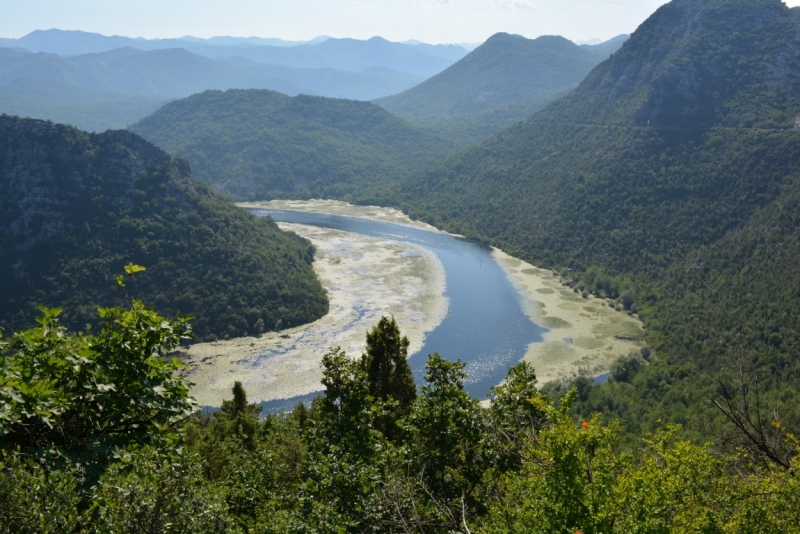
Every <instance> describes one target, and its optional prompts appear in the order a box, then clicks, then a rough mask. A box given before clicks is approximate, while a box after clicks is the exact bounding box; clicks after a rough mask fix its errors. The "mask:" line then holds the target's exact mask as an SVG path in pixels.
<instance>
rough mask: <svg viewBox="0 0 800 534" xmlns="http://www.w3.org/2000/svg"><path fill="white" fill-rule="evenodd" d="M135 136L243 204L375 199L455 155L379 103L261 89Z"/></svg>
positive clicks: (206, 97)
mask: <svg viewBox="0 0 800 534" xmlns="http://www.w3.org/2000/svg"><path fill="white" fill-rule="evenodd" d="M132 130H133V131H134V132H136V133H138V134H140V135H142V136H143V137H145V138H146V139H149V140H150V141H152V142H153V143H155V144H157V145H159V146H161V147H164V148H165V149H166V150H168V151H170V152H171V153H173V154H179V155H181V156H184V157H186V158H187V159H188V160H189V162H190V163H191V165H192V169H193V170H194V175H195V176H196V177H197V178H198V179H199V180H202V181H204V182H206V183H208V184H210V185H211V186H212V187H214V188H215V189H217V190H218V191H221V192H223V193H225V194H227V195H230V196H231V197H232V198H234V199H237V200H239V199H242V200H249V199H265V198H271V197H272V196H275V195H281V196H315V197H339V198H347V199H354V200H355V199H366V198H371V197H372V196H373V195H375V194H378V192H380V191H382V190H383V189H384V188H385V187H387V186H388V185H389V184H396V183H397V182H398V181H399V180H401V179H403V178H406V177H408V176H409V175H410V173H411V172H414V171H420V170H422V169H423V168H425V167H426V166H427V165H430V164H432V163H433V162H434V161H437V160H438V159H441V158H442V157H444V156H445V155H447V154H448V153H451V152H452V151H453V145H452V144H451V143H450V142H449V141H446V140H443V139H441V138H439V137H436V136H434V135H432V134H430V133H428V132H426V131H425V130H423V129H421V128H418V127H415V126H412V125H410V124H408V123H406V122H405V121H403V120H401V119H399V118H397V117H396V116H394V115H392V114H390V113H388V112H387V111H385V110H383V109H381V108H380V107H378V106H376V105H374V104H370V103H367V102H357V101H352V100H337V99H329V98H320V97H310V96H304V95H300V96H297V97H294V98H291V97H288V96H285V95H282V94H280V93H275V92H272V91H258V90H248V91H239V90H231V91H226V92H219V91H207V92H205V93H202V94H199V95H194V96H192V97H189V98H186V99H184V100H180V101H176V102H171V103H169V104H167V105H165V106H164V107H163V108H161V109H159V110H158V111H156V112H155V113H153V114H152V115H150V116H149V117H147V118H145V119H143V120H142V121H140V122H139V123H137V124H135V125H133V126H132Z"/></svg>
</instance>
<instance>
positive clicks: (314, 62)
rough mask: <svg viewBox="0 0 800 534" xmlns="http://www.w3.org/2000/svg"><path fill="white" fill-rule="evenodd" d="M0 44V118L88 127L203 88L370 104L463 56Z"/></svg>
mask: <svg viewBox="0 0 800 534" xmlns="http://www.w3.org/2000/svg"><path fill="white" fill-rule="evenodd" d="M0 47H4V48H0V112H2V113H8V114H12V115H20V116H31V117H36V118H42V119H51V120H54V121H56V122H63V123H69V124H73V125H76V126H78V127H80V128H83V129H86V130H93V131H101V130H105V129H107V128H123V127H126V126H128V125H129V124H132V123H133V122H135V121H137V120H139V119H141V118H142V117H144V116H146V115H147V114H149V113H151V112H152V111H154V110H155V109H157V108H158V106H159V104H163V103H164V102H167V101H169V100H171V99H174V98H182V97H185V96H189V95H191V94H195V93H199V92H202V91H205V90H208V89H222V90H224V89H230V88H239V89H250V88H254V89H271V90H275V91H279V92H281V93H284V94H287V95H297V94H301V93H302V94H308V95H321V96H329V97H334V98H348V99H354V100H372V99H374V98H378V97H381V96H385V95H389V94H394V93H397V92H401V91H403V90H405V89H408V88H410V87H413V86H415V85H417V84H418V83H420V82H422V81H424V80H425V78H427V77H428V76H430V75H432V74H435V73H437V72H439V71H440V70H442V69H444V68H446V67H448V66H449V65H450V64H452V63H453V62H454V61H457V60H458V59H460V58H461V57H463V56H464V55H466V54H467V50H466V49H464V48H462V47H460V46H457V45H428V44H424V43H418V44H401V43H391V42H389V41H387V40H385V39H381V38H379V37H375V38H373V39H370V40H367V41H358V40H355V39H332V38H327V37H326V38H319V39H315V40H313V41H309V42H304V43H300V42H294V43H292V42H286V41H280V42H276V40H271V39H260V38H234V37H217V38H211V39H205V40H203V39H196V38H189V37H186V38H181V39H156V40H147V39H131V38H128V37H119V36H113V37H107V36H103V35H99V34H93V33H86V32H75V31H61V30H47V31H35V32H33V33H31V34H29V35H26V36H25V37H22V38H20V39H0ZM101 93H102V94H101ZM90 97H91V98H90Z"/></svg>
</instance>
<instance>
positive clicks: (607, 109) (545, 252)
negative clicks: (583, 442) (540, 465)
mask: <svg viewBox="0 0 800 534" xmlns="http://www.w3.org/2000/svg"><path fill="white" fill-rule="evenodd" d="M798 24H800V19H799V18H798V12H797V10H791V9H789V8H788V7H786V5H785V4H783V3H782V2H780V1H778V0H758V1H716V0H675V1H673V2H670V3H669V4H667V5H665V6H663V7H662V8H660V9H659V10H658V11H657V12H656V13H655V14H654V15H653V16H651V17H650V18H649V19H648V20H647V21H646V22H645V23H644V24H642V26H641V27H640V28H639V29H638V30H637V31H636V32H635V33H634V34H633V36H632V37H631V39H630V40H629V41H628V42H626V43H625V45H624V46H623V47H622V49H621V50H620V51H619V52H617V53H616V54H615V55H614V56H612V57H611V59H609V60H608V61H606V62H604V63H603V64H601V65H600V66H598V67H597V68H596V69H595V70H594V71H593V72H592V73H591V74H590V75H589V76H588V77H587V79H586V80H584V81H583V82H582V83H581V85H580V86H579V87H578V88H577V89H576V90H575V91H573V92H572V93H570V94H569V95H567V96H566V97H564V98H562V99H559V100H558V101H556V102H554V103H553V104H551V105H550V106H548V107H547V108H545V109H543V110H542V111H540V112H538V113H536V114H534V115H533V116H531V117H530V118H529V119H527V120H526V121H525V122H523V123H520V124H517V125H515V126H513V127H511V128H509V129H507V130H505V131H503V132H501V133H499V134H497V135H496V136H495V137H493V138H491V139H489V140H487V141H486V142H485V143H483V144H481V145H478V146H477V147H475V148H473V149H470V150H467V151H466V152H464V153H462V154H460V155H458V156H454V157H452V158H450V159H448V160H447V161H445V162H442V163H440V164H438V165H437V166H435V167H434V168H433V169H431V170H429V171H426V172H425V173H422V174H420V175H418V176H416V177H414V178H413V179H411V180H409V181H408V182H407V183H406V184H405V185H404V187H403V188H402V190H403V191H404V193H405V197H403V198H402V200H399V201H401V202H404V204H403V206H404V209H405V210H406V211H407V212H408V213H410V214H412V215H414V216H416V217H420V218H422V219H424V220H426V221H428V222H430V223H432V224H434V225H436V226H438V227H440V228H443V229H446V230H449V231H453V232H456V233H460V234H464V235H467V236H470V237H473V238H476V239H479V240H482V241H485V242H490V243H492V244H493V245H496V246H499V247H501V248H503V249H504V250H506V251H507V252H509V253H511V254H513V255H515V256H518V257H521V258H525V259H527V260H529V261H532V262H533V263H535V264H538V265H542V266H548V267H551V268H553V269H557V270H559V271H561V272H562V275H563V279H564V282H565V283H568V284H570V285H573V286H575V287H576V289H578V290H584V291H590V292H593V293H595V294H602V295H603V296H608V297H611V298H617V299H618V298H620V297H623V296H624V299H623V300H625V305H626V307H628V308H629V309H631V310H632V311H635V312H638V313H639V315H640V316H641V317H642V318H643V319H644V320H645V325H646V326H647V328H648V334H647V335H648V342H649V344H650V345H651V346H652V347H654V348H655V349H656V353H657V354H658V356H659V357H658V359H657V361H656V363H655V364H653V365H649V366H641V368H640V369H639V370H638V373H637V374H635V376H629V377H628V378H627V380H626V383H624V384H621V383H616V384H610V385H608V386H604V387H597V388H589V389H588V390H587V391H586V392H585V394H584V395H582V400H583V401H584V402H585V404H584V405H583V406H582V408H581V410H582V413H585V414H589V413H593V412H595V411H601V412H602V413H604V414H606V416H607V417H608V418H609V419H611V418H612V417H620V419H621V420H622V421H623V424H624V425H625V428H626V429H627V430H628V431H630V432H632V433H633V434H635V435H639V434H640V433H641V432H646V431H650V430H652V429H653V428H654V427H655V426H657V421H658V420H660V419H664V418H667V419H669V420H675V421H680V422H685V423H687V424H688V423H690V422H691V425H692V426H693V427H694V429H693V430H694V431H698V432H699V429H698V428H697V427H699V426H701V425H702V424H703V423H701V421H702V420H703V417H700V414H701V413H703V412H706V409H705V407H706V406H707V405H708V403H707V402H703V401H704V398H703V392H704V391H705V390H706V386H708V384H709V383H712V382H713V379H712V377H713V376H716V375H718V374H723V375H725V374H727V373H733V374H735V373H736V372H737V371H736V369H737V368H739V367H743V368H744V369H745V370H746V371H747V373H748V375H749V376H750V377H751V378H752V379H753V380H755V378H756V375H759V376H761V377H762V378H761V387H763V388H765V391H769V392H770V396H771V398H773V401H774V402H776V403H777V404H778V405H779V406H780V409H781V411H782V413H783V412H785V414H786V416H787V417H788V418H789V419H791V421H792V423H793V424H794V425H797V424H800V410H798V408H797V407H798V405H799V403H798V398H797V388H796V384H797V380H798V379H800V373H799V369H798V363H797V359H796V355H797V349H798V346H800V338H798V337H797V332H799V331H800V323H798V317H800V316H798V314H797V296H798V295H800V278H798V277H797V274H796V271H797V269H796V262H797V260H796V258H797V252H798V243H797V220H796V205H797V204H796V202H797V201H796V199H797V195H798V192H799V191H800V182H798V178H800V163H798V162H800V154H799V153H798V151H797V150H798V148H797V147H798V136H799V135H800V134H798V133H797V132H795V131H792V130H791V127H792V125H793V124H794V121H795V117H796V115H797V114H798V113H800V84H798V78H797V77H798V75H800V65H798V64H797V56H796V50H797V47H798V44H797V40H796V32H797V28H798ZM709 417H711V416H709Z"/></svg>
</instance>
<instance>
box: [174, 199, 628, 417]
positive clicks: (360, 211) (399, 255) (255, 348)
mask: <svg viewBox="0 0 800 534" xmlns="http://www.w3.org/2000/svg"><path fill="white" fill-rule="evenodd" d="M237 206H239V207H242V208H262V209H273V210H293V211H301V212H303V211H304V212H315V213H324V214H331V215H341V216H346V217H353V218H360V219H367V220H374V221H379V222H387V223H392V224H399V225H403V226H411V227H415V228H420V229H424V230H427V231H432V232H436V233H439V234H447V235H452V234H448V233H447V232H444V231H442V230H439V229H437V228H435V227H433V226H430V225H428V224H426V223H422V222H418V221H413V220H411V219H410V218H409V217H408V216H407V215H405V214H403V213H402V212H401V211H399V210H396V209H394V208H380V207H375V206H354V205H350V204H347V203H345V202H340V201H334V200H311V201H296V200H280V201H260V202H245V203H237ZM278 225H279V226H280V227H281V229H284V230H288V231H295V232H297V233H298V234H300V235H302V236H303V237H306V238H308V239H310V240H311V241H312V243H314V245H315V248H316V249H317V254H315V262H314V270H315V271H316V272H317V275H318V276H319V278H320V281H321V282H322V284H323V287H325V289H326V291H328V295H329V298H330V299H331V309H330V312H329V313H328V314H327V315H326V316H325V317H323V318H322V319H320V320H318V321H315V322H314V323H310V324H308V325H303V326H299V327H295V328H291V329H288V330H283V331H280V332H269V333H266V334H264V335H263V336H261V337H260V338H237V339H232V340H225V341H215V342H211V343H199V344H196V345H192V346H191V347H189V348H188V349H187V350H185V351H183V354H182V359H183V361H184V362H185V363H187V362H188V363H189V364H190V366H191V370H190V371H189V373H188V378H189V380H191V381H193V382H197V384H196V386H194V387H193V388H192V395H194V396H195V398H197V400H198V401H200V403H201V404H203V405H209V406H212V405H217V406H218V405H219V404H221V401H222V399H224V398H227V397H229V396H230V389H231V387H232V386H233V382H234V380H241V381H242V382H243V385H244V386H245V388H246V389H247V391H248V395H249V396H250V400H251V402H263V401H272V400H281V399H287V398H292V397H297V396H301V395H306V394H309V393H312V392H315V391H320V390H321V385H320V379H321V378H322V370H321V368H320V366H319V363H320V361H321V359H322V356H323V355H324V354H325V353H326V352H327V351H328V349H329V348H330V347H332V346H337V345H338V346H341V347H342V348H343V349H344V350H345V351H346V352H347V354H348V355H349V356H350V357H358V356H360V354H361V352H362V351H363V350H364V348H365V346H366V339H365V338H366V331H367V330H368V329H369V328H371V326H372V325H374V324H375V323H376V322H377V320H378V319H379V318H380V316H381V315H394V316H395V319H396V320H397V322H398V324H399V326H400V329H401V332H403V334H404V335H406V336H408V338H409V340H410V341H411V346H410V347H409V354H414V353H416V352H417V351H419V350H420V349H421V348H422V346H423V344H424V341H425V337H426V335H427V334H428V333H429V332H431V331H432V330H433V329H435V328H436V327H437V326H438V325H439V324H441V322H442V320H444V318H445V316H446V315H447V313H448V310H449V301H448V299H447V298H446V297H445V296H444V291H445V285H446V274H445V272H444V268H443V266H442V264H441V263H440V262H439V261H438V259H437V258H436V257H435V255H434V254H433V253H431V252H430V251H428V250H426V249H424V248H422V247H418V246H416V245H412V244H408V243H401V242H397V241H390V240H385V239H376V238H368V237H365V236H361V235H358V234H350V233H347V232H341V231H338V230H332V229H323V228H317V227H313V226H306V225H298V224H291V223H278ZM454 237H460V236H454ZM492 257H493V259H494V260H495V261H496V262H497V263H498V264H499V265H500V267H501V268H502V269H503V271H504V272H505V274H506V276H507V278H508V279H509V281H510V282H511V283H512V285H513V286H514V288H515V289H516V290H517V291H518V292H519V294H520V298H521V300H522V306H523V311H524V313H525V315H526V316H527V317H528V318H529V319H530V320H531V321H532V322H534V323H535V324H537V325H540V326H543V327H545V328H547V329H548V330H547V331H546V332H545V333H544V334H543V339H542V341H539V342H534V343H531V344H530V345H529V346H528V348H527V351H526V354H525V356H524V357H523V360H524V361H527V362H529V363H531V364H532V365H533V367H534V369H535V371H536V376H537V378H538V381H539V384H544V383H546V382H549V381H553V380H557V381H564V380H571V379H572V378H574V377H577V376H579V375H581V374H588V375H591V376H599V375H602V374H604V373H607V372H608V371H609V370H610V367H611V363H612V362H613V361H614V360H615V359H616V358H618V357H620V356H625V355H627V354H628V353H630V352H631V351H633V350H638V349H640V348H641V347H643V346H644V329H643V328H642V323H641V321H639V320H638V318H635V317H632V316H629V315H628V314H627V313H625V312H619V311H617V310H615V309H614V308H613V307H611V306H609V305H608V302H607V301H606V300H604V299H601V298H597V297H594V296H589V297H588V298H583V297H582V296H581V295H580V294H576V293H574V292H573V291H572V289H571V288H568V287H566V286H563V285H562V284H561V282H560V279H559V277H558V276H557V275H554V274H553V273H552V272H551V271H549V270H547V269H541V268H538V267H535V266H533V265H531V264H529V263H527V262H524V261H522V260H520V259H517V258H514V257H512V256H510V255H508V254H506V253H505V252H503V251H502V250H500V249H497V248H494V247H492ZM387 273H388V275H387ZM392 279H395V280H402V281H401V282H399V283H394V284H388V285H387V280H392ZM348 296H349V297H350V300H348V298H345V297H348ZM354 296H358V297H360V298H362V302H360V303H359V302H356V301H354V300H353V298H354ZM356 300H358V299H357V298H356ZM368 308H371V309H368ZM377 309H380V310H381V311H380V312H378V311H376V310H377Z"/></svg>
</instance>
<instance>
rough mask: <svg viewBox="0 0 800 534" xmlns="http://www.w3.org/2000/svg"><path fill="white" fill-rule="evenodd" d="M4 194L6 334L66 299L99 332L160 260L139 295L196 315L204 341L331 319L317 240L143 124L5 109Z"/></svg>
mask: <svg viewBox="0 0 800 534" xmlns="http://www.w3.org/2000/svg"><path fill="white" fill-rule="evenodd" d="M0 191H1V192H2V194H1V195H0V206H1V207H2V210H0V211H1V213H0V249H1V250H2V254H0V273H2V276H3V282H2V292H3V295H4V297H5V298H4V299H2V303H0V325H2V326H3V327H5V328H6V329H7V330H14V329H19V328H22V327H24V326H26V325H27V324H29V323H30V322H31V321H32V320H33V318H34V317H35V316H36V315H37V314H38V309H37V306H38V305H45V306H50V307H54V306H63V307H64V308H65V309H66V310H67V311H66V312H65V314H64V316H63V320H64V323H65V324H68V325H70V326H72V327H83V326H84V325H86V324H93V325H95V326H97V320H98V319H97V315H96V308H97V307H98V306H110V305H113V304H114V303H115V302H116V301H117V300H118V299H119V298H120V295H119V294H118V292H117V290H115V284H114V277H115V276H116V275H117V274H119V273H121V272H122V267H123V265H125V264H127V263H129V262H133V263H137V264H140V265H144V266H145V267H147V271H146V272H144V273H140V276H137V280H136V281H135V283H133V284H129V287H128V292H129V295H130V297H136V298H142V299H143V300H144V302H145V303H146V304H149V305H155V306H158V307H159V308H160V309H165V310H169V313H170V314H171V315H175V314H177V313H184V314H192V315H195V316H196V319H195V320H194V321H193V324H194V328H195V331H196V332H197V334H198V335H199V336H200V337H201V338H207V339H214V338H218V337H235V336H242V335H247V334H253V333H257V332H256V330H258V329H259V328H261V329H262V330H269V329H273V328H275V325H276V323H278V321H281V323H280V324H283V325H287V324H302V323H305V322H310V321H313V320H315V319H317V318H319V317H321V316H322V315H324V314H325V313H327V298H326V296H325V292H324V290H323V289H322V286H321V285H320V284H319V281H318V280H317V279H316V275H314V273H313V269H312V268H311V263H312V261H313V247H312V246H311V244H310V243H309V242H308V241H306V240H304V239H301V238H299V237H298V236H296V235H293V234H287V233H284V232H282V231H280V230H279V229H278V228H277V226H276V225H275V224H274V223H273V222H271V221H267V220H261V219H258V218H256V217H254V216H252V215H250V214H248V213H246V212H243V211H242V210H239V209H238V208H236V207H235V206H234V205H233V204H231V203H230V202H229V201H227V200H225V199H223V198H222V197H221V196H220V195H218V194H216V193H214V192H212V191H210V190H209V189H208V188H207V187H206V186H205V185H203V184H201V183H199V182H197V181H195V180H194V179H193V178H192V177H191V170H190V168H189V164H188V163H187V162H186V160H183V159H179V158H177V159H176V158H173V157H171V156H170V155H169V154H167V153H166V152H164V151H163V150H162V149H160V148H158V147H156V146H155V145H153V144H152V143H150V142H148V141H146V140H144V139H143V138H141V137H140V136H138V135H135V134H134V133H132V132H128V131H125V130H121V131H108V132H106V133H103V134H86V133H85V132H81V131H80V130H77V129H75V128H73V127H70V126H65V125H57V124H53V123H49V122H44V121H38V120H33V119H20V118H17V117H10V116H7V115H0ZM243 243H247V245H243ZM259 320H261V323H259V325H256V323H257V322H258V321H259Z"/></svg>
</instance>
